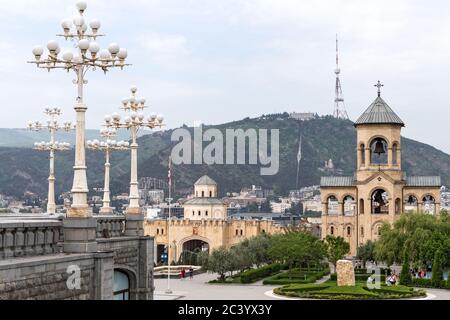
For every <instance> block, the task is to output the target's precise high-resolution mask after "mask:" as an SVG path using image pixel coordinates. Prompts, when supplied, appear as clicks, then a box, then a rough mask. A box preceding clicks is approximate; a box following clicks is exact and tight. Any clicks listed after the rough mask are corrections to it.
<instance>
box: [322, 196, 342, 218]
mask: <svg viewBox="0 0 450 320" xmlns="http://www.w3.org/2000/svg"><path fill="white" fill-rule="evenodd" d="M325 208H326V214H339V199H338V197H337V195H336V194H327V196H326V201H325Z"/></svg>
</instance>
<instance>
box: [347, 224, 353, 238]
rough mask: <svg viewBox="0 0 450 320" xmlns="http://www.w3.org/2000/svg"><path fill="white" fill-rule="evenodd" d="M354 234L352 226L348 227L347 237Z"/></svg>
mask: <svg viewBox="0 0 450 320" xmlns="http://www.w3.org/2000/svg"><path fill="white" fill-rule="evenodd" d="M351 234H352V229H351V228H350V226H348V227H347V237H350V235H351Z"/></svg>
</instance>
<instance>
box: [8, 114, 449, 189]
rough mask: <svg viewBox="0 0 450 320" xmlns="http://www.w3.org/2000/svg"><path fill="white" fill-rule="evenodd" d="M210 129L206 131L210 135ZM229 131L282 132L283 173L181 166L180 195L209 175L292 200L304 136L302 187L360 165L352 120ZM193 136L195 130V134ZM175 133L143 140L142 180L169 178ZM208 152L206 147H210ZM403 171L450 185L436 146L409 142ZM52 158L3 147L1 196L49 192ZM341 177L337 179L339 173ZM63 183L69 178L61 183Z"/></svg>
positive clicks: (98, 172)
mask: <svg viewBox="0 0 450 320" xmlns="http://www.w3.org/2000/svg"><path fill="white" fill-rule="evenodd" d="M208 127H209V126H205V127H204V130H206V129H207V128H208ZM214 127H215V128H217V129H219V130H221V131H223V130H225V129H226V128H230V129H236V128H243V129H246V128H255V129H257V128H267V129H276V128H278V129H280V170H279V172H278V174H276V175H274V176H261V175H260V171H259V170H260V166H259V165H212V166H207V165H178V166H174V178H175V181H176V189H177V190H181V189H185V188H190V187H191V186H192V184H193V182H195V180H196V179H197V178H198V177H200V176H201V175H203V174H208V175H210V176H211V177H212V178H213V179H215V180H216V181H217V182H218V183H219V191H220V192H221V193H222V194H223V193H224V192H228V191H239V190H240V189H241V187H242V186H250V185H252V184H255V185H262V186H263V187H267V188H274V190H275V191H276V193H278V194H286V193H287V192H288V191H289V190H291V189H294V188H295V185H296V181H295V180H296V157H297V151H298V139H299V136H300V135H301V136H302V140H303V148H302V161H301V165H300V177H299V186H307V185H313V184H318V183H319V181H320V177H321V176H322V175H324V174H325V173H324V172H322V171H321V170H319V168H321V167H323V165H324V162H325V161H326V160H328V159H332V160H333V163H334V166H335V168H336V169H339V171H340V172H341V173H342V174H343V175H350V174H352V172H353V170H354V168H355V164H356V152H355V142H356V131H355V129H354V127H353V124H352V122H350V121H348V120H340V119H334V118H332V117H322V118H318V119H314V120H310V121H304V122H301V121H295V120H292V119H288V118H287V114H282V115H270V116H264V117H260V118H255V119H249V118H246V119H243V120H240V121H235V122H231V123H226V124H222V125H217V126H214ZM189 130H192V128H189ZM171 133H172V131H171V130H168V131H164V132H156V133H154V134H151V135H144V136H142V137H140V138H139V141H138V142H139V145H140V148H139V159H138V161H139V176H140V177H142V176H151V177H156V178H160V179H164V180H165V179H166V177H167V159H168V155H169V153H170V150H171V148H172V146H173V145H174V143H171V142H170V136H171ZM204 146H206V144H204ZM402 146H403V149H402V150H403V151H402V152H403V157H402V165H403V170H405V171H406V172H407V174H408V175H440V176H441V177H442V182H443V184H445V185H450V155H448V154H445V153H444V152H441V151H439V150H437V149H435V148H433V147H432V146H429V145H426V144H423V143H420V142H417V141H414V140H411V139H407V138H403V140H402ZM47 157H48V155H47V154H46V153H41V152H37V151H34V150H32V149H25V148H5V147H0V163H1V164H2V165H1V166H0V193H2V194H8V195H15V196H21V195H22V194H23V193H24V192H25V191H27V190H28V191H33V192H38V193H40V194H42V195H45V194H46V192H47V180H46V179H47V175H48V170H47V168H48V162H47ZM56 163H57V164H56V192H57V193H60V192H61V191H67V190H70V188H71V185H72V165H73V151H72V152H65V153H59V154H58V155H57V162H56ZM111 163H112V167H111V180H112V181H111V184H112V185H111V189H112V192H113V194H115V193H118V192H127V190H128V183H129V172H128V170H129V153H128V152H120V153H115V154H114V155H113V156H112V159H111ZM87 165H88V181H89V182H90V186H89V187H90V189H92V187H94V186H102V184H103V154H102V153H99V152H91V151H88V152H87ZM330 174H331V173H330ZM333 174H336V173H333ZM60 177H64V179H61V178H60Z"/></svg>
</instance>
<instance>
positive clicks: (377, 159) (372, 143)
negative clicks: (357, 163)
mask: <svg viewBox="0 0 450 320" xmlns="http://www.w3.org/2000/svg"><path fill="white" fill-rule="evenodd" d="M378 146H380V147H382V149H383V151H382V152H381V153H376V152H375V150H376V148H377V147H378ZM368 147H369V157H370V159H368V160H369V161H370V164H374V165H385V164H388V153H389V148H390V143H389V140H388V139H387V138H386V137H384V136H380V135H376V136H373V137H371V138H370V140H369V143H368Z"/></svg>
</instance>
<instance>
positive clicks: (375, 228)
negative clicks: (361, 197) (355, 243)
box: [371, 221, 383, 239]
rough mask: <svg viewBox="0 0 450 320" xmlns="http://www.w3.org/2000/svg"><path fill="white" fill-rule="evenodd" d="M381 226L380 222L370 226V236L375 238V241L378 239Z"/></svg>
mask: <svg viewBox="0 0 450 320" xmlns="http://www.w3.org/2000/svg"><path fill="white" fill-rule="evenodd" d="M382 226H383V222H382V221H375V222H374V223H373V224H372V230H371V231H372V236H373V237H374V238H375V239H377V238H378V237H379V235H380V230H381V227H382Z"/></svg>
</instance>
